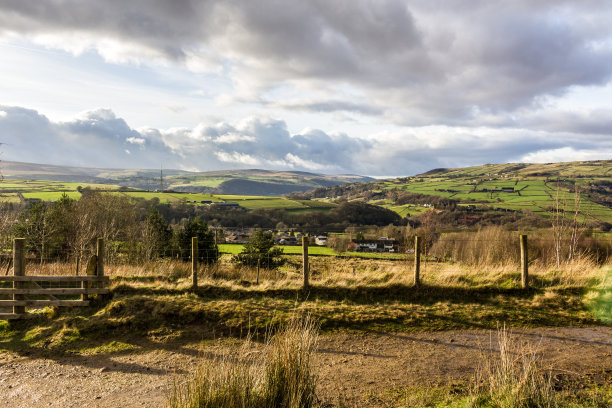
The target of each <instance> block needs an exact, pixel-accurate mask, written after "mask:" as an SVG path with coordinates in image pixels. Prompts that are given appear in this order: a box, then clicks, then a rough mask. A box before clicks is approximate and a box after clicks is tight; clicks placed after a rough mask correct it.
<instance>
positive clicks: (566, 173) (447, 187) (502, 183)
mask: <svg viewBox="0 0 612 408" xmlns="http://www.w3.org/2000/svg"><path fill="white" fill-rule="evenodd" d="M557 181H559V182H560V184H558V183H557ZM602 181H603V182H611V181H612V161H600V162H573V163H553V164H548V165H545V164H542V165H540V164H533V165H516V164H500V165H484V166H475V167H468V168H463V169H440V170H439V171H432V172H429V173H425V174H422V175H418V176H414V177H406V178H400V179H393V180H384V181H380V182H377V183H373V184H374V185H373V186H372V190H374V191H376V190H377V189H380V191H390V190H399V191H404V192H410V193H418V194H424V195H429V196H437V197H445V198H450V199H453V200H458V201H459V202H460V205H468V204H473V205H487V206H489V207H491V208H500V209H508V210H516V211H525V210H529V211H532V212H534V213H536V214H539V215H543V216H550V215H551V213H552V209H553V208H554V207H555V206H557V205H558V206H559V208H561V209H562V210H563V211H564V212H565V213H566V214H567V215H568V216H573V213H574V211H575V208H576V206H575V205H574V200H575V196H574V193H573V192H570V191H569V190H568V188H567V186H568V185H571V184H576V185H578V186H581V187H586V186H589V185H590V184H593V183H598V182H602ZM503 188H512V189H514V191H513V192H504V191H501V190H502V189H503ZM371 203H372V204H379V205H382V206H384V207H386V208H389V209H391V210H393V211H395V212H397V213H398V214H400V215H402V216H405V215H406V214H410V215H413V212H419V211H418V210H419V207H418V206H416V207H413V208H410V206H409V205H403V206H397V205H394V203H393V202H392V201H388V200H386V201H385V202H377V201H373V202H371ZM420 208H421V209H424V207H420ZM578 209H579V212H580V216H579V220H580V221H593V220H597V221H607V222H612V208H609V207H606V206H604V205H602V204H599V203H597V202H594V201H593V200H592V199H591V197H590V196H589V194H585V193H581V194H580V202H579V207H578ZM420 212H422V211H420Z"/></svg>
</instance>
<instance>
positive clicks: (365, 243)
mask: <svg viewBox="0 0 612 408" xmlns="http://www.w3.org/2000/svg"><path fill="white" fill-rule="evenodd" d="M349 250H351V251H355V252H398V250H399V243H398V242H397V241H396V240H394V239H388V238H379V239H353V240H351V242H350V243H349Z"/></svg>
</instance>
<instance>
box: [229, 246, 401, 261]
mask: <svg viewBox="0 0 612 408" xmlns="http://www.w3.org/2000/svg"><path fill="white" fill-rule="evenodd" d="M278 247H279V248H281V249H282V250H283V254H285V255H301V254H302V247H301V246H299V245H278ZM243 248H244V245H242V244H220V245H219V252H220V253H222V254H231V255H235V254H239V253H240V252H242V249H243ZM308 254H309V255H313V256H342V257H351V258H364V259H406V254H399V253H397V254H393V253H388V252H344V253H342V254H340V253H338V252H336V251H334V250H333V249H332V248H328V247H322V246H309V247H308Z"/></svg>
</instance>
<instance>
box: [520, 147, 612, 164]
mask: <svg viewBox="0 0 612 408" xmlns="http://www.w3.org/2000/svg"><path fill="white" fill-rule="evenodd" d="M610 157H612V147H610V148H608V149H597V150H591V149H574V148H572V147H561V148H559V149H548V150H538V151H536V152H531V153H528V154H526V155H525V156H523V157H522V158H521V161H523V162H527V163H554V162H567V161H587V160H610Z"/></svg>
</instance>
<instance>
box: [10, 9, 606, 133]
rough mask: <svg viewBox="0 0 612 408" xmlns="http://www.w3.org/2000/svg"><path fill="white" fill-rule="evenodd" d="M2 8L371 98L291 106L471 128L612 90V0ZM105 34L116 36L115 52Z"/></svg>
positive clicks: (58, 29) (22, 23)
mask: <svg viewBox="0 0 612 408" xmlns="http://www.w3.org/2000/svg"><path fill="white" fill-rule="evenodd" d="M0 7H1V8H0V27H2V30H3V31H4V32H15V33H18V34H22V35H28V36H36V35H46V36H48V35H56V36H58V38H59V39H58V40H57V42H58V44H56V45H57V46H59V47H61V46H62V40H61V38H64V37H69V38H73V39H74V38H77V39H78V40H79V41H84V42H85V43H88V44H89V46H91V47H94V48H96V49H98V51H100V52H101V54H102V55H105V53H108V54H112V55H116V54H121V53H122V52H124V54H126V58H128V59H129V58H138V57H139V56H138V55H137V54H138V52H137V51H138V50H137V48H138V47H140V48H142V54H143V55H141V56H140V57H141V58H146V57H147V56H150V55H158V56H163V57H164V58H167V59H169V60H172V61H175V62H177V63H179V64H180V63H184V64H186V66H188V67H192V68H193V67H198V69H203V70H218V69H222V70H224V71H225V72H227V73H228V74H229V75H230V76H231V78H232V79H233V80H234V83H235V85H236V88H237V89H238V90H240V91H243V92H247V90H248V91H250V92H255V93H257V92H259V91H263V90H265V89H269V88H273V87H276V86H282V85H286V84H292V85H294V86H298V87H306V88H308V89H313V88H316V89H318V90H324V91H322V92H324V93H325V90H326V91H327V92H328V93H329V94H330V95H335V94H336V93H338V89H339V88H338V86H340V85H343V86H348V87H352V88H354V89H358V90H360V92H363V93H364V95H365V96H364V99H367V100H368V103H367V106H368V108H364V106H366V105H364V104H363V103H361V102H359V101H358V102H353V101H350V102H349V101H348V99H346V100H343V99H338V98H333V97H332V99H335V100H336V102H329V103H327V104H326V103H325V102H322V103H297V104H294V105H293V106H291V104H290V103H289V104H284V106H285V107H288V108H292V109H303V110H309V111H312V110H320V111H332V110H340V111H346V110H350V111H355V112H357V113H365V114H382V113H383V112H385V114H386V115H387V118H389V119H390V120H393V121H395V122H396V123H402V124H417V125H422V124H441V123H461V122H464V123H469V122H471V121H473V120H474V119H475V117H474V116H475V115H476V119H477V118H478V116H479V115H500V116H503V115H504V114H510V113H511V112H513V111H514V110H516V109H519V108H521V107H534V108H537V107H538V106H539V104H540V103H541V101H542V100H543V98H546V97H548V96H558V95H562V94H564V92H566V91H567V90H568V89H569V88H570V87H572V86H577V85H578V86H579V85H601V84H604V83H606V82H607V81H608V80H609V79H610V74H611V72H612V45H611V43H610V34H611V33H612V26H611V25H610V24H609V21H610V19H611V18H612V15H611V11H610V10H611V8H610V5H609V3H608V2H604V1H581V2H573V1H542V2H540V1H538V2H533V1H527V0H517V1H501V0H497V1H495V0H491V1H428V2H423V1H401V0H384V1H373V0H370V1H368V0H338V1H331V2H330V1H327V0H313V1H278V0H262V1H239V0H223V1H222V0H207V1H187V0H179V1H172V2H168V1H161V0H159V1H150V0H132V1H129V2H125V1H119V0H107V1H98V2H82V1H79V0H63V1H59V0H56V1H48V2H38V1H23V0H5V1H4V2H3V3H2V5H1V6H0ZM104 39H111V40H114V41H115V43H114V45H113V46H112V47H115V48H114V49H113V50H112V52H110V51H108V50H106V49H105V47H110V46H109V45H108V44H107V43H105V42H104V41H103V40H104ZM47 41H50V40H49V39H48V38H47ZM118 44H119V45H118ZM121 44H125V45H126V46H127V45H129V46H130V47H129V48H126V49H125V50H123V51H122V50H121V49H120V48H121V47H120V45H121ZM117 47H119V48H117ZM351 102H352V103H351ZM280 104H281V105H283V104H282V103H280Z"/></svg>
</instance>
